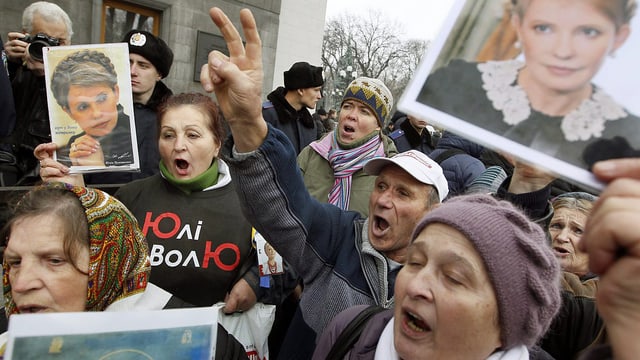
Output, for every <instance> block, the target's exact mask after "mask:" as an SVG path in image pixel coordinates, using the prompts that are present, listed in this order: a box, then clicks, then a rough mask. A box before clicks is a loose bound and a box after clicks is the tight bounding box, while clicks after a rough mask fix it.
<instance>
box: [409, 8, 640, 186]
mask: <svg viewBox="0 0 640 360" xmlns="http://www.w3.org/2000/svg"><path fill="white" fill-rule="evenodd" d="M636 7H637V5H636V1H635V0H482V1H472V0H456V3H455V5H454V6H453V8H452V10H451V13H450V15H449V17H448V19H447V21H446V22H445V25H444V29H443V32H442V33H441V35H440V37H439V38H438V39H437V40H436V41H435V42H434V44H432V47H431V48H430V49H429V51H428V52H427V54H426V55H425V57H424V59H423V62H422V64H421V66H420V68H419V69H418V70H417V72H416V74H415V75H414V78H413V79H412V81H411V83H410V85H409V86H408V87H407V90H406V91H405V94H403V96H402V99H401V100H400V103H399V108H400V109H401V110H403V111H405V112H407V113H414V114H421V115H422V116H427V117H428V118H430V119H431V120H432V122H434V123H437V124H438V125H440V126H442V127H444V128H446V129H447V130H450V131H452V132H455V133H458V134H459V135H461V136H464V137H466V138H469V139H471V140H473V141H476V142H477V143H479V144H482V145H484V146H486V147H489V148H492V149H494V150H497V151H499V152H503V153H509V154H511V155H514V156H515V157H517V158H519V159H520V160H521V161H525V162H529V163H531V164H535V165H538V166H540V167H543V168H545V169H547V170H549V171H551V172H552V173H554V174H555V175H557V176H560V177H563V178H566V179H568V180H570V181H573V182H577V183H579V184H581V185H583V186H586V187H588V188H590V189H592V190H596V191H597V190H599V189H601V188H602V184H601V183H599V182H598V181H597V180H596V179H595V177H593V175H592V174H591V173H590V171H589V169H590V167H591V166H592V165H593V163H595V162H596V161H599V160H603V159H609V158H620V157H632V156H639V155H640V152H639V151H638V150H640V118H638V116H637V115H636V114H638V113H640V108H638V104H637V101H633V100H632V99H633V98H637V91H638V86H637V84H639V83H640V82H639V80H640V79H639V78H638V76H637V75H636V73H637V71H635V69H634V70H632V69H633V68H630V67H629V68H625V66H628V64H631V63H630V62H629V60H635V63H637V59H638V58H639V56H638V53H637V49H638V45H639V44H640V38H638V37H635V38H633V37H632V36H631V34H632V32H631V28H632V27H633V26H634V24H633V23H632V20H633V19H634V15H635V11H636ZM491 14H498V16H495V21H494V22H491V21H487V18H488V17H490V16H488V15H491ZM625 50H626V51H625ZM618 58H620V59H621V60H624V61H618V60H619V59H618ZM623 64H626V65H623ZM634 66H635V65H634ZM602 74H606V75H604V76H603V75H602ZM629 81H631V83H632V84H635V86H631V87H630V86H629ZM629 95H632V97H629Z"/></svg>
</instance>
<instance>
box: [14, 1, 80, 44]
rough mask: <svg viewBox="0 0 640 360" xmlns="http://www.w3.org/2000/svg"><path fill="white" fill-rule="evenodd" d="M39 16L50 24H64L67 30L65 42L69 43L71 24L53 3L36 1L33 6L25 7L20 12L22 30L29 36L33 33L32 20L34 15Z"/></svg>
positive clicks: (63, 12)
mask: <svg viewBox="0 0 640 360" xmlns="http://www.w3.org/2000/svg"><path fill="white" fill-rule="evenodd" d="M36 14H37V15H39V16H41V17H42V19H43V20H44V21H46V22H50V23H60V22H62V23H64V25H65V27H66V28H67V36H68V37H69V38H68V39H67V41H71V37H72V36H73V24H72V23H71V18H69V15H67V13H66V12H65V11H64V10H62V8H61V7H60V6H58V5H56V4H54V3H50V2H48V1H36V2H34V3H33V4H31V5H29V6H27V7H26V8H25V9H24V11H23V12H22V30H24V31H26V32H27V33H29V34H31V32H32V31H33V18H34V16H35V15H36Z"/></svg>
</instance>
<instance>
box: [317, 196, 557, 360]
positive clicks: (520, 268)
mask: <svg viewBox="0 0 640 360" xmlns="http://www.w3.org/2000/svg"><path fill="white" fill-rule="evenodd" d="M496 239H500V241H495V240H496ZM559 276H560V268H559V266H558V263H557V261H556V259H555V258H554V256H553V253H552V252H551V250H550V249H549V247H548V246H547V245H546V239H545V235H544V232H543V231H542V230H541V228H540V227H539V226H538V225H536V224H534V223H533V222H531V221H529V220H528V219H527V217H526V216H525V215H524V214H522V213H521V212H520V211H519V210H516V208H515V207H514V206H513V205H511V204H510V203H508V202H505V201H498V200H495V199H494V198H492V197H490V196H488V195H470V196H460V197H456V198H452V199H451V200H450V201H448V202H446V203H444V204H442V205H441V206H439V207H437V208H435V209H434V210H432V211H431V212H429V213H428V214H427V215H426V216H425V217H424V218H423V219H422V220H421V221H420V222H419V223H418V225H417V227H416V229H415V232H414V233H413V236H412V244H411V246H410V248H409V253H408V255H407V261H406V263H405V265H404V267H403V268H402V270H400V273H399V274H398V277H397V279H396V283H395V294H396V301H395V307H394V309H393V310H385V311H382V312H380V313H378V314H376V315H373V317H371V318H370V319H369V321H368V322H367V324H366V325H365V327H364V329H363V331H362V335H361V336H360V338H359V340H357V341H356V342H355V344H353V346H352V347H350V348H349V347H348V350H347V353H346V354H343V355H346V356H345V357H344V358H348V359H374V358H381V359H382V358H384V359H452V358H460V359H472V358H473V359H528V358H529V355H528V354H529V353H528V350H527V347H529V346H532V345H534V344H535V343H536V341H537V340H538V339H539V338H540V336H542V334H543V333H544V332H545V331H546V329H547V327H548V326H549V324H550V323H551V320H552V319H553V317H554V315H555V314H556V313H557V311H558V309H559V306H560V301H561V300H560V288H559V285H558V280H559ZM362 309H363V307H362V306H360V307H354V308H350V309H347V310H345V311H344V312H342V313H341V314H339V315H338V316H337V317H336V318H334V320H333V321H332V323H331V324H329V325H328V326H327V328H326V329H325V332H324V334H323V336H322V338H321V339H320V341H319V343H318V346H317V347H316V352H315V354H314V359H324V358H325V357H326V356H327V354H328V353H329V352H330V351H331V349H332V346H337V345H340V344H336V339H337V338H338V336H341V333H342V332H343V330H344V329H345V328H346V326H347V325H348V324H349V322H350V321H351V320H352V319H353V318H354V317H355V316H357V315H358V313H359V312H360V311H362ZM337 358H342V357H337Z"/></svg>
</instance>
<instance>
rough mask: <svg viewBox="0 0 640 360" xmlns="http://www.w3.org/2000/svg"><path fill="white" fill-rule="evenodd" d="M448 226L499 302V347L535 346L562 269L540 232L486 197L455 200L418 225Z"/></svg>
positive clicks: (551, 312) (556, 300) (553, 309)
mask: <svg viewBox="0 0 640 360" xmlns="http://www.w3.org/2000/svg"><path fill="white" fill-rule="evenodd" d="M433 223H441V224H445V225H449V226H451V227H452V228H454V229H456V230H458V231H459V232H461V233H462V234H463V235H464V236H465V237H466V238H467V239H468V240H469V241H470V242H471V243H472V244H473V246H474V248H475V249H476V251H477V252H478V254H479V255H480V257H481V258H482V261H483V262H484V265H485V267H486V269H487V273H488V275H489V279H490V280H491V284H492V285H493V289H494V291H495V295H496V299H497V302H498V316H499V323H500V340H501V341H502V347H503V348H504V349H509V348H512V347H514V346H517V345H527V346H530V345H533V344H534V343H535V342H536V341H537V340H538V339H539V338H540V337H541V336H542V335H543V334H544V333H545V331H547V329H548V328H549V325H550V324H551V321H552V320H553V318H554V317H555V315H556V313H557V312H558V310H559V309H560V304H561V300H560V265H559V264H558V261H557V260H556V258H555V256H554V255H553V252H552V251H551V247H550V246H549V245H548V244H547V239H546V237H545V234H544V231H543V230H542V228H541V227H540V226H539V225H537V224H535V223H533V222H531V221H530V220H529V219H528V218H527V217H526V215H524V214H523V213H522V212H521V211H519V210H518V209H516V208H515V207H514V206H513V205H512V204H511V203H509V202H507V201H500V200H496V199H494V198H493V197H492V196H490V195H462V196H455V197H453V198H451V199H450V200H448V201H446V202H444V203H443V204H442V205H440V206H438V207H436V208H435V209H433V210H431V211H429V212H428V213H427V215H425V217H424V218H423V219H422V220H420V222H419V223H418V225H417V226H416V229H415V230H414V233H413V236H412V237H411V240H412V241H413V240H415V239H416V237H417V236H418V235H419V234H420V233H421V232H422V230H424V228H425V227H427V226H428V225H429V224H433Z"/></svg>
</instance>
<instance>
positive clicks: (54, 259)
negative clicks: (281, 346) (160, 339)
mask: <svg viewBox="0 0 640 360" xmlns="http://www.w3.org/2000/svg"><path fill="white" fill-rule="evenodd" d="M42 224H47V226H46V227H44V226H42ZM4 234H5V236H6V241H7V242H6V249H5V252H4V259H3V264H2V268H3V274H4V276H3V287H4V297H5V304H6V307H5V312H6V315H7V316H8V317H10V316H12V315H13V314H27V313H48V312H79V311H133V310H160V309H163V308H173V307H184V306H188V304H186V303H184V302H182V301H181V300H179V299H177V298H175V297H173V296H172V295H171V294H170V293H168V292H166V291H163V290H162V289H160V288H158V287H156V286H154V285H152V284H149V283H148V280H149V275H150V271H151V266H150V264H149V257H148V255H147V243H146V241H145V238H144V235H143V234H142V232H141V231H140V228H139V227H138V223H137V221H136V219H135V218H134V217H133V215H132V214H131V213H130V212H129V210H127V209H126V208H125V207H124V206H123V205H122V203H120V202H119V201H118V200H116V199H115V198H113V197H112V196H110V195H108V194H106V193H104V192H102V191H100V190H94V189H90V188H84V187H79V186H73V185H70V184H64V183H49V184H47V185H45V186H42V187H38V188H35V189H33V190H31V191H29V192H28V193H26V195H24V197H23V198H22V199H21V200H20V202H18V203H17V205H16V207H15V209H14V212H13V214H12V217H11V218H10V219H9V221H8V223H7V224H6V226H5V228H4ZM218 334H219V335H218V336H219V337H218V346H220V345H224V344H226V346H229V347H227V348H225V346H220V348H219V349H218V348H216V359H221V358H223V354H225V353H227V354H226V356H227V357H225V358H227V359H228V358H229V357H228V356H229V354H231V353H235V354H238V355H237V357H235V358H238V359H242V358H246V354H245V353H244V349H243V348H242V347H241V345H240V344H239V343H237V342H236V341H235V340H233V341H230V342H228V341H227V340H224V339H225V338H227V337H228V335H227V334H226V331H224V329H223V328H222V327H221V326H218ZM230 339H231V338H230ZM6 340H7V333H4V334H2V335H0V342H1V343H2V344H4V343H5V342H6ZM0 351H1V352H4V346H2V348H1V350H0Z"/></svg>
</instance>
